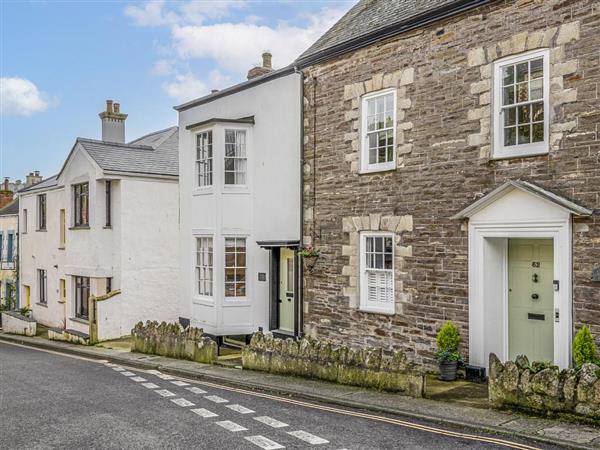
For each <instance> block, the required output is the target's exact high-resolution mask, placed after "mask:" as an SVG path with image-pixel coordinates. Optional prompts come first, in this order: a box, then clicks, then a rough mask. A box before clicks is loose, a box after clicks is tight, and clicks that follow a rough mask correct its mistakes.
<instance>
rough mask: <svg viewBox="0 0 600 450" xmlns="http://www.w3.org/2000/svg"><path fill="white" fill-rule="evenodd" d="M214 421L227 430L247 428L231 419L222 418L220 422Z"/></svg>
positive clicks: (234, 430)
mask: <svg viewBox="0 0 600 450" xmlns="http://www.w3.org/2000/svg"><path fill="white" fill-rule="evenodd" d="M215 423H216V424H217V425H219V426H220V427H223V428H225V429H226V430H228V431H233V432H236V431H246V430H248V428H245V427H243V426H241V425H238V424H237V423H235V422H232V421H231V420H223V421H221V422H215Z"/></svg>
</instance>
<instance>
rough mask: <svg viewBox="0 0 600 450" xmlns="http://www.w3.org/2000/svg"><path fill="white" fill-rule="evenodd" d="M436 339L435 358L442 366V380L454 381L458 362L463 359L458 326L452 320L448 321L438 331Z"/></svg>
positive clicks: (440, 366)
mask: <svg viewBox="0 0 600 450" xmlns="http://www.w3.org/2000/svg"><path fill="white" fill-rule="evenodd" d="M436 341H437V352H436V353H435V359H436V360H437V362H438V365H439V368H440V380H442V381H454V380H456V371H457V369H458V364H459V363H460V361H461V357H460V353H459V352H458V345H459V344H460V335H459V334H458V328H456V326H455V325H454V324H453V323H452V322H451V321H447V322H446V323H445V324H444V325H442V328H440V330H439V331H438V334H437V338H436Z"/></svg>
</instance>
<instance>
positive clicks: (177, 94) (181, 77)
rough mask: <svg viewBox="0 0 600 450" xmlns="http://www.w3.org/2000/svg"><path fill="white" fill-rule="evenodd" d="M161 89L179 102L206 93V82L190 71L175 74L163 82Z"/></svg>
mask: <svg viewBox="0 0 600 450" xmlns="http://www.w3.org/2000/svg"><path fill="white" fill-rule="evenodd" d="M162 87H163V89H164V90H165V92H166V93H167V95H169V97H171V98H174V99H175V100H177V101H178V102H179V103H184V102H186V101H188V100H192V99H194V98H198V97H201V96H203V95H205V94H207V93H208V87H207V86H206V84H205V83H204V82H203V81H202V80H200V79H198V78H196V77H195V76H194V75H193V74H192V73H189V72H188V73H185V74H177V75H175V79H173V80H172V81H169V82H165V83H163V86H162Z"/></svg>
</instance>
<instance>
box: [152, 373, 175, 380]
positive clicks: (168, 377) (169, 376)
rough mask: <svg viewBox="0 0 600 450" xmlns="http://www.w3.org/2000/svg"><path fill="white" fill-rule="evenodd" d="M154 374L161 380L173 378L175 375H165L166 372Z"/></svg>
mask: <svg viewBox="0 0 600 450" xmlns="http://www.w3.org/2000/svg"><path fill="white" fill-rule="evenodd" d="M156 376H157V377H158V378H160V379H161V380H174V379H175V377H174V376H172V375H167V374H166V373H157V374H156Z"/></svg>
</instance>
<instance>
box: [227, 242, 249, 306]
mask: <svg viewBox="0 0 600 450" xmlns="http://www.w3.org/2000/svg"><path fill="white" fill-rule="evenodd" d="M225 297H226V298H241V297H246V238H240V237H227V238H225Z"/></svg>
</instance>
